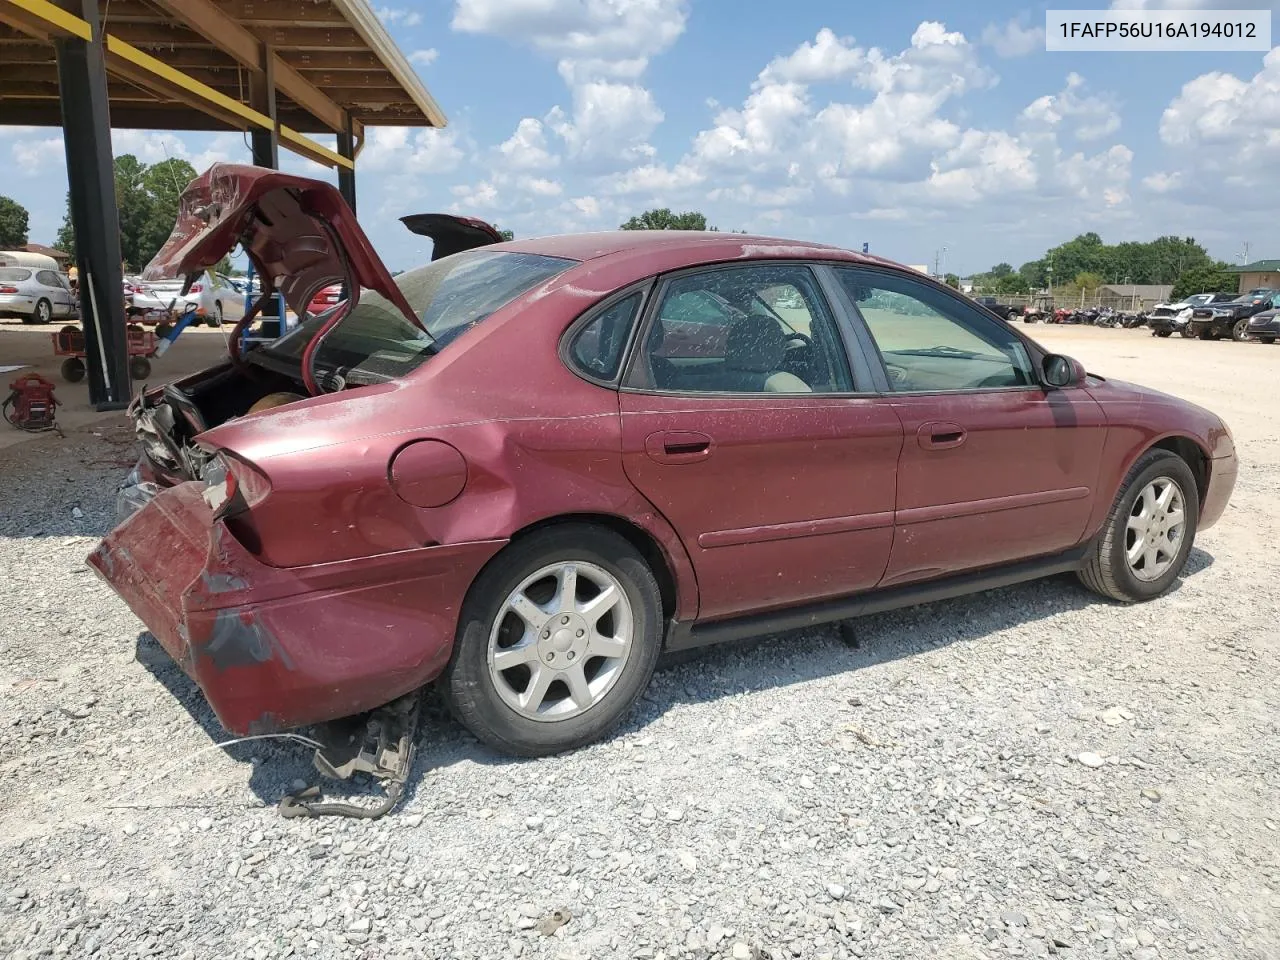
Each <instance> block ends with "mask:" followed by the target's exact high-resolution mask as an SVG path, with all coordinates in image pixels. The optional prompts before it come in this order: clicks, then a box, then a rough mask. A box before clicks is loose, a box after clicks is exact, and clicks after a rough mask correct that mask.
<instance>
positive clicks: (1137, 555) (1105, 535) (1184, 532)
mask: <svg viewBox="0 0 1280 960" xmlns="http://www.w3.org/2000/svg"><path fill="white" fill-rule="evenodd" d="M1199 516H1200V498H1199V493H1198V491H1197V489H1196V478H1195V476H1194V475H1193V474H1192V473H1191V468H1190V467H1188V466H1187V462H1186V461H1185V460H1183V459H1182V458H1181V457H1179V456H1178V455H1176V454H1173V453H1170V452H1169V451H1167V450H1149V451H1148V452H1147V453H1145V454H1143V455H1142V456H1141V457H1139V458H1138V462H1137V463H1135V464H1134V465H1133V468H1132V469H1131V470H1130V471H1129V475H1128V476H1127V477H1126V478H1125V482H1124V484H1123V485H1122V486H1121V488H1120V494H1119V496H1117V497H1116V501H1115V503H1114V504H1113V505H1112V507H1111V512H1110V513H1109V514H1108V516H1107V521H1106V524H1105V526H1104V527H1103V528H1102V533H1101V534H1100V535H1099V537H1098V539H1097V540H1096V541H1095V542H1094V545H1093V548H1092V551H1091V553H1090V556H1089V558H1088V559H1087V561H1086V562H1085V565H1084V567H1082V568H1081V570H1080V579H1081V580H1082V581H1083V582H1084V584H1085V586H1087V587H1088V588H1089V589H1090V590H1093V591H1094V592H1096V593H1100V594H1102V595H1103V596H1104V597H1110V598H1111V599H1113V600H1120V601H1122V602H1124V603H1134V602H1137V601H1140V600H1151V599H1153V598H1154V597H1158V596H1160V594H1162V593H1164V592H1165V591H1166V590H1168V589H1169V587H1171V586H1172V585H1173V582H1174V580H1176V579H1177V577H1178V574H1179V573H1181V572H1182V568H1183V566H1184V565H1185V564H1186V562H1187V556H1188V555H1189V554H1190V553H1191V546H1192V544H1193V543H1194V542H1195V535H1196V521H1197V519H1198V518H1199Z"/></svg>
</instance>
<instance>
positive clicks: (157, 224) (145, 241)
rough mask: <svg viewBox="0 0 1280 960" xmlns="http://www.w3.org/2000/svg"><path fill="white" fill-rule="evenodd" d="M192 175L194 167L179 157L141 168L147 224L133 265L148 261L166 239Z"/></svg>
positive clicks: (193, 175)
mask: <svg viewBox="0 0 1280 960" xmlns="http://www.w3.org/2000/svg"><path fill="white" fill-rule="evenodd" d="M195 178H196V169H195V167H193V166H191V164H189V163H187V161H186V160H183V159H181V158H178V157H173V158H170V159H168V160H163V161H161V162H160V163H157V164H153V165H152V166H149V167H144V168H143V170H142V186H143V189H144V190H145V191H146V193H147V196H148V197H149V198H150V201H151V203H150V212H149V214H148V218H147V224H146V226H145V228H144V229H143V234H142V236H141V237H140V238H139V245H138V254H139V256H141V257H142V258H143V259H142V260H141V261H140V262H139V263H137V264H135V266H136V267H138V268H141V267H143V266H145V265H146V264H147V263H149V262H150V261H151V258H152V257H154V256H155V255H156V253H158V252H159V250H160V248H161V247H162V246H164V242H165V241H166V240H168V239H169V234H170V233H172V232H173V225H174V222H175V221H176V220H177V219H178V200H179V198H180V197H181V196H182V191H183V190H185V189H186V188H187V184H189V183H190V182H191V181H192V180H194V179H195ZM126 259H127V258H126Z"/></svg>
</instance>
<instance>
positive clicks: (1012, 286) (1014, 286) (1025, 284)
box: [995, 273, 1031, 296]
mask: <svg viewBox="0 0 1280 960" xmlns="http://www.w3.org/2000/svg"><path fill="white" fill-rule="evenodd" d="M995 291H996V293H998V294H1002V295H1004V296H1010V295H1015V294H1025V293H1030V292H1031V284H1030V282H1029V281H1028V280H1027V278H1026V277H1025V276H1023V275H1022V274H1021V273H1010V274H1007V275H1006V276H1003V277H1001V278H1000V279H998V280H997V281H996V283H995Z"/></svg>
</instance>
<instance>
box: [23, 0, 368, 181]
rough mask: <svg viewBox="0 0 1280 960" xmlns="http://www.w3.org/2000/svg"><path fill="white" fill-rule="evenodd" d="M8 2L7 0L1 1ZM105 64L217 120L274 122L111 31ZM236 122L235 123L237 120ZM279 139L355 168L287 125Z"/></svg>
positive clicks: (268, 126) (251, 123)
mask: <svg viewBox="0 0 1280 960" xmlns="http://www.w3.org/2000/svg"><path fill="white" fill-rule="evenodd" d="M0 2H7V0H0ZM106 41H107V60H108V63H109V64H110V63H115V64H116V65H117V66H122V67H123V68H124V70H125V72H127V73H132V74H133V75H135V76H136V75H137V72H138V71H143V72H145V73H147V74H150V75H152V76H153V77H154V78H156V79H157V80H159V81H161V82H162V83H163V84H164V85H165V87H167V88H169V89H171V90H172V91H174V92H175V93H177V94H178V95H179V96H180V97H181V99H183V100H184V101H186V102H187V103H189V104H191V106H193V107H196V108H197V109H201V110H204V111H205V112H206V113H210V114H212V115H213V116H216V117H218V118H219V119H222V120H226V121H230V122H233V123H234V124H235V125H236V126H239V127H241V128H248V127H250V126H254V127H261V128H263V129H264V130H271V129H272V128H273V127H274V126H275V125H274V124H273V123H272V122H271V118H270V117H268V116H267V115H266V114H265V113H261V112H260V111H258V110H254V109H253V108H252V107H249V106H246V105H245V104H243V103H241V102H240V101H239V100H235V99H233V98H231V97H228V96H227V95H226V94H224V93H220V92H218V91H217V90H215V89H214V88H213V87H210V86H209V85H208V84H204V83H201V82H200V81H199V80H193V79H192V78H191V77H189V76H187V75H186V74H185V73H183V72H182V71H180V70H175V69H174V68H173V67H171V66H169V65H168V64H167V63H165V62H164V61H162V60H157V59H156V58H155V57H153V56H151V55H150V54H146V53H143V52H142V51H141V50H139V49H138V48H137V47H135V46H133V45H132V44H128V43H125V42H124V41H123V40H121V39H119V38H118V37H113V36H111V35H110V34H108V35H107V37H106ZM237 121H238V122H237ZM280 138H281V140H283V141H285V142H286V143H287V144H288V145H289V149H291V150H293V152H294V153H298V154H301V155H302V156H304V157H307V158H308V159H310V160H314V161H316V162H317V163H321V164H324V165H325V166H329V167H333V166H341V167H347V168H349V169H355V164H354V163H353V162H352V161H350V160H348V159H347V158H346V157H344V156H341V155H340V154H338V153H335V152H334V151H332V150H330V149H328V148H327V147H325V146H323V145H322V144H319V143H317V142H316V141H314V140H312V139H311V138H310V137H307V136H304V135H303V134H301V133H298V132H297V131H296V130H293V129H292V128H290V127H286V126H283V125H281V127H280Z"/></svg>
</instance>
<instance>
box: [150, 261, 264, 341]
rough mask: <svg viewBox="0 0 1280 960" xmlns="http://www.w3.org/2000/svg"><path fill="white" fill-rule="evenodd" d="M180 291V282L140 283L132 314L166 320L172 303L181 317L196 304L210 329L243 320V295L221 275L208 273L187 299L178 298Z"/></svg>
mask: <svg viewBox="0 0 1280 960" xmlns="http://www.w3.org/2000/svg"><path fill="white" fill-rule="evenodd" d="M181 291H182V281H181V280H153V281H148V282H143V281H139V282H138V283H137V284H136V285H135V286H134V290H133V307H132V310H131V313H132V314H133V315H134V316H135V317H139V318H141V319H148V318H150V319H164V318H165V317H167V314H168V311H169V304H170V303H172V304H173V309H174V310H175V311H176V312H177V313H178V314H181V313H182V312H183V311H184V310H186V308H187V304H188V303H194V304H195V305H196V315H197V316H198V317H200V318H201V319H202V320H204V322H205V323H207V324H208V325H209V326H211V327H218V326H221V325H222V324H223V322H224V321H227V320H232V321H234V320H239V319H240V318H241V317H242V316H244V294H242V293H238V292H237V291H236V288H235V286H234V285H233V284H232V283H231V280H230V279H229V278H228V277H225V276H223V275H222V274H220V273H213V272H212V271H209V270H206V271H205V272H204V275H203V276H201V277H200V278H199V279H198V280H197V281H196V282H195V283H194V284H192V285H191V289H190V290H189V291H188V292H187V295H186V296H185V297H182V296H179V293H181ZM148 315H150V317H148Z"/></svg>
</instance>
